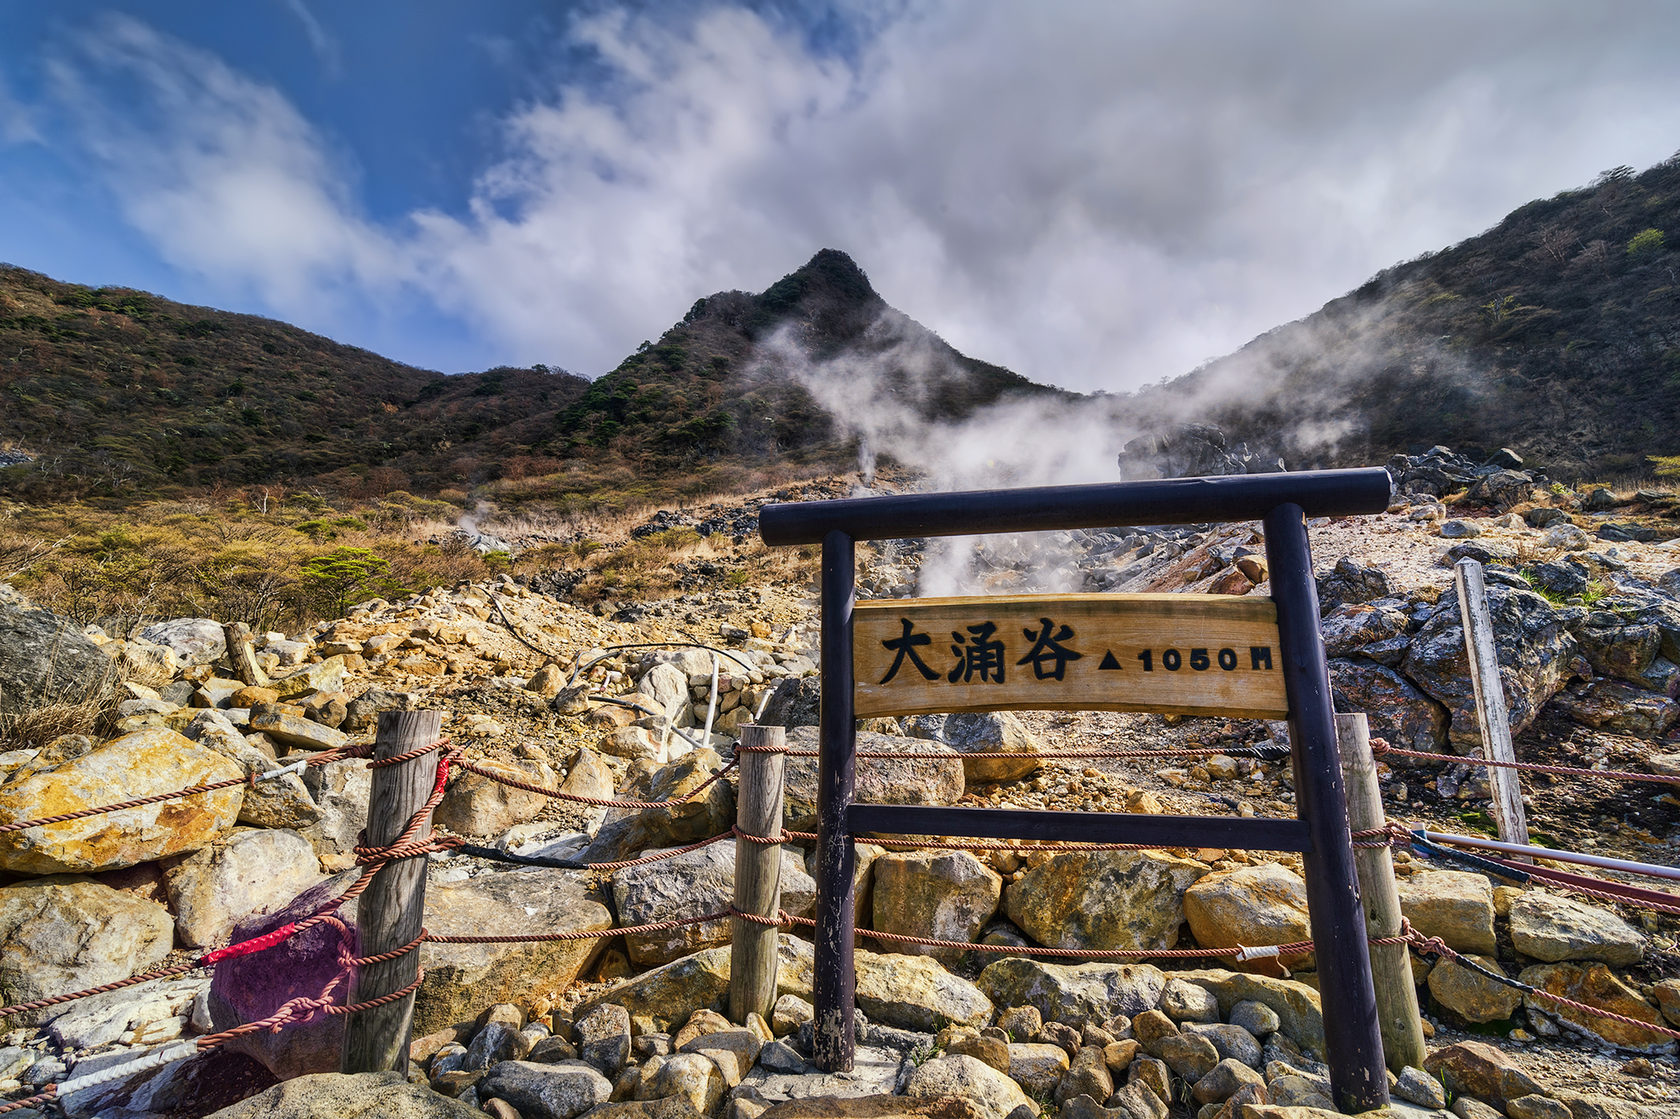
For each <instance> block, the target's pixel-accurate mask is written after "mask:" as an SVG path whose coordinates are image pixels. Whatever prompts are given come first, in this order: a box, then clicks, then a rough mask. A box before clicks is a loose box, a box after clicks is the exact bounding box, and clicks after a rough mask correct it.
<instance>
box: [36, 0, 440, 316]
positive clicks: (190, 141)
mask: <svg viewBox="0 0 1680 1119" xmlns="http://www.w3.org/2000/svg"><path fill="white" fill-rule="evenodd" d="M48 74H49V79H50V82H51V85H52V88H53V90H54V93H55V95H56V97H57V100H58V101H59V103H60V104H61V105H62V106H64V107H65V109H66V110H68V112H69V113H70V115H71V118H72V119H73V120H74V121H75V122H76V125H77V128H78V130H79V134H80V136H81V139H82V142H83V143H84V145H85V146H86V148H87V149H88V151H89V152H90V153H91V154H92V155H93V156H94V157H95V159H96V160H98V161H99V162H100V163H101V164H102V165H103V166H104V167H105V168H106V169H107V171H108V174H109V179H110V185H111V187H112V189H113V191H114V193H115V196H116V200H117V204H118V205H119V206H120V207H121V208H122V211H123V213H124V215H125V216H126V218H127V220H128V221H129V222H130V223H131V224H133V225H134V227H135V228H136V229H138V230H139V231H140V232H142V233H143V234H145V235H146V236H147V237H149V238H150V239H151V241H152V242H153V244H154V245H156V247H157V250H158V252H159V254H160V255H161V256H163V257H164V259H166V260H168V261H169V262H170V263H172V264H174V265H176V266H178V267H183V268H186V269H189V270H192V271H196V272H200V273H203V274H205V275H207V276H209V277H211V278H212V279H215V280H219V281H222V282H225V283H228V284H230V285H235V286H240V285H249V286H250V287H251V288H253V289H254V290H255V292H256V293H257V294H258V296H259V297H260V298H261V299H263V300H264V301H265V302H266V303H267V304H268V305H269V306H271V307H274V308H276V309H277V310H279V311H281V312H283V313H289V314H296V315H299V316H302V317H307V318H316V319H319V318H321V317H323V316H326V315H329V314H330V310H331V308H332V307H333V305H334V303H335V301H336V300H337V299H338V298H339V297H340V296H341V295H342V294H343V293H344V292H345V291H347V290H355V291H358V292H363V293H367V292H379V291H381V290H389V289H390V287H391V286H392V285H393V284H394V283H395V282H396V281H398V280H399V279H400V278H401V275H402V273H403V271H404V270H405V269H406V268H407V264H406V263H405V261H404V259H403V254H402V253H401V252H400V250H399V249H398V248H397V247H396V246H395V245H394V244H393V242H392V241H391V239H390V238H389V237H388V236H387V235H386V234H384V233H382V232H381V231H378V230H375V229H373V228H372V227H370V226H369V225H368V224H367V223H365V222H363V221H361V220H360V219H358V218H357V216H356V207H355V202H354V196H353V189H352V188H353V182H354V178H353V175H352V174H351V173H350V172H349V171H348V169H347V167H348V161H347V160H343V159H335V158H334V157H333V155H332V154H331V153H330V151H329V149H328V147H327V145H326V144H325V142H324V141H323V139H322V137H321V135H320V134H319V133H318V132H317V131H316V130H315V129H314V128H313V127H312V126H311V125H310V124H309V122H308V121H306V120H305V119H304V118H303V117H302V116H301V115H300V114H299V113H298V112H297V110H296V109H295V108H293V106H292V105H291V104H290V103H289V102H287V100H286V99H285V98H284V97H282V96H281V95H280V94H279V93H278V92H277V91H275V90H274V89H272V88H270V87H268V86H264V85H261V84H258V83H256V82H253V81H251V80H249V79H247V78H245V77H243V76H242V75H240V74H238V73H236V72H235V71H233V70H232V69H230V68H229V67H228V66H226V65H225V64H224V63H222V62H221V61H220V60H219V59H217V58H216V57H215V56H213V55H211V54H209V53H207V52H204V51H200V50H197V49H195V48H193V47H190V46H187V45H186V44H183V43H181V42H179V41H178V40H174V39H171V38H168V37H166V36H163V35H160V34H158V33H157V32H155V31H153V30H152V29H150V28H149V27H147V26H146V25H144V24H142V23H140V22H138V21H136V20H132V19H129V18H126V17H120V16H113V17H109V18H107V19H105V20H104V21H102V23H101V25H100V27H99V28H98V30H97V31H96V32H95V33H93V34H89V35H86V36H84V37H82V38H81V39H80V40H79V41H78V47H77V51H76V53H75V54H73V55H70V56H65V57H59V58H56V59H54V60H52V61H51V62H50V63H49V64H48ZM113 95H116V96H120V97H123V98H124V99H123V100H122V101H120V102H113V100H112V98H113Z"/></svg>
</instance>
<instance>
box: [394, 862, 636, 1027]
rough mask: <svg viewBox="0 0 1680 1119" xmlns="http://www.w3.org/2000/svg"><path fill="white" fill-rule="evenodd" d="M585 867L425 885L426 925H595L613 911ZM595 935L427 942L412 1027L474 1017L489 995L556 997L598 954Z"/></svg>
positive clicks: (496, 998)
mask: <svg viewBox="0 0 1680 1119" xmlns="http://www.w3.org/2000/svg"><path fill="white" fill-rule="evenodd" d="M587 882H588V875H587V873H586V872H583V871H573V870H555V869H549V868H544V867H523V868H519V869H516V870H506V871H500V872H498V873H494V874H480V875H477V876H476V877H473V878H469V879H466V880H464V881H459V882H442V883H439V882H434V883H432V884H431V885H429V886H428V887H427V890H426V928H427V929H428V930H430V931H431V932H433V933H435V934H437V935H439V936H447V935H451V934H453V935H459V936H470V935H473V934H477V933H484V932H495V933H498V934H510V933H512V934H517V933H559V932H573V933H581V932H599V931H600V930H602V929H608V928H611V927H612V924H613V921H612V913H611V912H610V911H609V910H608V909H607V907H606V906H605V905H604V904H602V900H601V898H600V895H599V891H598V890H596V889H594V888H591V887H590V886H588V885H587ZM602 944H603V942H602V941H600V940H557V941H543V942H538V943H529V944H432V945H428V946H427V948H426V953H425V957H424V961H423V962H424V964H425V968H426V979H425V982H424V983H422V984H421V986H420V992H419V994H418V995H417V996H416V998H415V1003H414V1029H415V1031H416V1033H421V1034H424V1033H430V1032H431V1031H433V1030H439V1029H442V1028H443V1027H444V1026H447V1025H449V1024H450V1023H452V1022H459V1021H461V1020H462V1019H464V1018H471V1017H473V1016H474V1015H475V1014H477V1013H478V1011H479V1010H480V1009H481V1008H483V1007H484V1006H485V1005H486V1004H489V1003H498V1002H506V1003H513V1004H515V1005H518V1006H521V1007H524V1008H525V1009H526V1010H533V1009H541V1008H543V1007H546V1006H547V1005H548V1004H551V1003H553V1002H554V1001H555V1000H556V999H557V998H558V997H559V995H560V992H562V991H564V990H565V989H566V988H568V987H570V986H571V985H572V983H573V981H574V980H576V979H577V977H578V974H579V973H580V972H582V971H583V969H584V967H585V966H587V965H588V963H589V961H590V960H592V959H593V958H594V957H595V954H596V952H597V951H598V950H599V949H600V948H601V946H602Z"/></svg>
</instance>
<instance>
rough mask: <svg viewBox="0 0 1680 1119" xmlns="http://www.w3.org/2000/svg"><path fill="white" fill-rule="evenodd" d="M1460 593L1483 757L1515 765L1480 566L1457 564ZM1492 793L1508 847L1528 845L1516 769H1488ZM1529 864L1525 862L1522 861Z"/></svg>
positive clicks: (1495, 817)
mask: <svg viewBox="0 0 1680 1119" xmlns="http://www.w3.org/2000/svg"><path fill="white" fill-rule="evenodd" d="M1453 582H1454V584H1455V585H1456V586H1457V587H1458V611H1459V614H1460V616H1462V617H1463V619H1464V651H1465V654H1466V655H1467V657H1468V658H1469V663H1470V683H1471V685H1472V686H1473V687H1474V688H1475V691H1476V721H1477V722H1478V723H1479V724H1481V729H1482V756H1483V757H1484V758H1486V759H1487V760H1488V761H1498V762H1514V761H1516V760H1517V754H1516V751H1515V750H1513V749H1512V748H1511V713H1510V711H1509V709H1508V708H1506V706H1505V687H1504V685H1503V684H1502V683H1501V682H1500V679H1499V652H1498V649H1497V648H1496V646H1495V645H1494V640H1493V615H1492V613H1491V612H1490V611H1489V610H1488V604H1487V587H1486V586H1485V585H1484V584H1483V582H1482V565H1481V564H1479V563H1477V562H1476V561H1475V560H1473V559H1461V560H1459V561H1458V563H1457V564H1456V565H1455V566H1454V567H1453ZM1488 783H1489V784H1490V785H1491V786H1492V787H1493V820H1494V823H1495V824H1496V825H1498V827H1499V838H1500V839H1502V840H1504V841H1505V842H1506V843H1527V842H1528V817H1527V815H1526V813H1525V812H1524V811H1523V797H1522V781H1521V779H1520V778H1519V777H1518V776H1517V771H1516V770H1514V769H1502V768H1500V767H1498V766H1489V767H1488ZM1524 861H1525V862H1526V861H1527V860H1526V859H1525V860H1524Z"/></svg>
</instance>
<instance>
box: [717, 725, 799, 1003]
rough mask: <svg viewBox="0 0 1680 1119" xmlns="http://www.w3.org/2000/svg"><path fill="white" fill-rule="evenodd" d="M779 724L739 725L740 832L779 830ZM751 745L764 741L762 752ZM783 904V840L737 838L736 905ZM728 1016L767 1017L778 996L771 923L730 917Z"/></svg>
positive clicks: (761, 912) (772, 910) (763, 909)
mask: <svg viewBox="0 0 1680 1119" xmlns="http://www.w3.org/2000/svg"><path fill="white" fill-rule="evenodd" d="M786 736H787V732H786V731H784V730H783V729H782V728H781V727H760V726H744V727H742V728H741V748H740V750H739V751H738V753H737V756H738V757H739V758H740V768H741V788H740V793H739V794H738V795H737V796H736V798H735V825H736V826H737V827H738V828H740V830H741V833H742V835H759V836H763V837H765V838H766V839H772V838H779V837H780V836H781V834H782V767H783V763H784V762H785V761H786V760H787V759H786V755H784V754H781V753H777V752H774V751H779V750H781V749H782V748H783V746H784V745H785V742H786ZM749 747H762V748H763V749H764V752H763V753H760V752H759V750H757V749H749ZM781 904H782V845H781V844H780V843H752V842H749V841H748V840H745V839H742V838H741V837H740V836H737V837H736V838H735V909H736V910H737V911H738V912H741V913H756V914H757V915H758V916H760V917H774V916H776V912H777V910H779V909H780V908H781ZM731 923H732V924H733V925H734V930H733V932H734V938H733V940H732V941H731V942H730V949H729V1017H730V1018H732V1019H733V1020H735V1021H737V1022H745V1021H746V1020H747V1015H749V1014H754V1013H757V1014H760V1015H762V1016H763V1017H764V1018H765V1020H766V1021H768V1020H769V1018H770V1008H771V1007H772V1006H773V1005H774V1004H775V1002H776V933H777V929H776V927H775V926H774V925H761V924H759V923H758V922H756V921H743V920H742V919H741V918H739V917H734V918H731Z"/></svg>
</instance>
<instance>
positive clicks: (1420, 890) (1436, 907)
mask: <svg viewBox="0 0 1680 1119" xmlns="http://www.w3.org/2000/svg"><path fill="white" fill-rule="evenodd" d="M1397 886H1398V889H1399V894H1400V912H1401V914H1402V915H1404V916H1405V918H1406V919H1407V920H1408V921H1410V922H1411V923H1412V927H1413V928H1415V929H1417V930H1418V932H1420V933H1422V934H1423V935H1424V936H1438V937H1440V938H1441V939H1442V940H1443V941H1445V942H1446V944H1447V947H1449V948H1453V949H1456V950H1457V951H1460V952H1475V953H1478V954H1480V955H1484V956H1491V955H1492V954H1493V952H1494V948H1495V946H1496V942H1495V940H1494V936H1493V912H1494V911H1493V887H1492V886H1491V885H1489V884H1488V880H1487V879H1486V878H1484V877H1483V876H1482V875H1480V874H1473V873H1471V872H1469V871H1464V870H1429V871H1422V872H1420V873H1417V874H1412V875H1409V876H1408V877H1405V878H1402V879H1400V880H1399V882H1398V883H1397Z"/></svg>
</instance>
